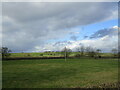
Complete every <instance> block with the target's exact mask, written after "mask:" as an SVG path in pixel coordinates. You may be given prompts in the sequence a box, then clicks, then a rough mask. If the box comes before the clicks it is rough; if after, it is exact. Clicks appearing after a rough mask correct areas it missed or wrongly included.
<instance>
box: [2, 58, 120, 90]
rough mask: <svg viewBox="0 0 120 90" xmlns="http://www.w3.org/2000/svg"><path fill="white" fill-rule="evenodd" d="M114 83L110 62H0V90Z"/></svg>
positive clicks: (115, 73)
mask: <svg viewBox="0 0 120 90" xmlns="http://www.w3.org/2000/svg"><path fill="white" fill-rule="evenodd" d="M117 80H118V61H117V60H113V59H105V60H103V59H91V58H89V59H85V58H84V59H67V61H66V62H65V61H64V59H56V60H55V59H51V60H50V59H49V60H15V61H3V88H77V87H90V86H99V85H101V84H103V83H114V82H117Z"/></svg>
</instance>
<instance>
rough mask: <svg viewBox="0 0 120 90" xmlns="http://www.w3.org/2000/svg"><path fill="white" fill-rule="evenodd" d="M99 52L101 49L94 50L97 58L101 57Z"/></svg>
mask: <svg viewBox="0 0 120 90" xmlns="http://www.w3.org/2000/svg"><path fill="white" fill-rule="evenodd" d="M100 52H101V49H97V50H96V54H97V56H98V57H99V58H101V55H100Z"/></svg>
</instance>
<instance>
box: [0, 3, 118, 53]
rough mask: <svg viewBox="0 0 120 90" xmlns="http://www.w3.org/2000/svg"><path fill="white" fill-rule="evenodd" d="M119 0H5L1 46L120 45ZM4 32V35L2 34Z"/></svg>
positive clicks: (42, 48) (24, 48)
mask: <svg viewBox="0 0 120 90" xmlns="http://www.w3.org/2000/svg"><path fill="white" fill-rule="evenodd" d="M117 5H118V3H117V2H56V3H55V2H3V3H2V32H0V38H2V46H6V47H8V48H9V49H11V50H12V52H43V51H61V50H62V49H63V48H64V47H67V48H70V49H72V50H73V51H75V50H76V48H77V47H81V46H85V47H87V46H91V47H93V48H95V49H101V50H102V51H103V52H110V51H111V50H112V49H113V48H116V49H117V47H118V6H117ZM1 33H2V36H1Z"/></svg>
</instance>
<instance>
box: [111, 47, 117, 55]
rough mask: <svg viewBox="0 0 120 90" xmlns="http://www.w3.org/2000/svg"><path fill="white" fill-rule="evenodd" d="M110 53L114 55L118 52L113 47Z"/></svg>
mask: <svg viewBox="0 0 120 90" xmlns="http://www.w3.org/2000/svg"><path fill="white" fill-rule="evenodd" d="M112 53H113V55H114V56H116V55H117V53H118V50H117V49H115V48H114V49H112Z"/></svg>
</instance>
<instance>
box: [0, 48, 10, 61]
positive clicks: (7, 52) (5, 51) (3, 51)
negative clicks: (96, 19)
mask: <svg viewBox="0 0 120 90" xmlns="http://www.w3.org/2000/svg"><path fill="white" fill-rule="evenodd" d="M10 52H11V50H9V49H8V48H7V47H2V48H1V49H0V53H1V54H2V58H3V59H4V58H5V57H9V56H10Z"/></svg>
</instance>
